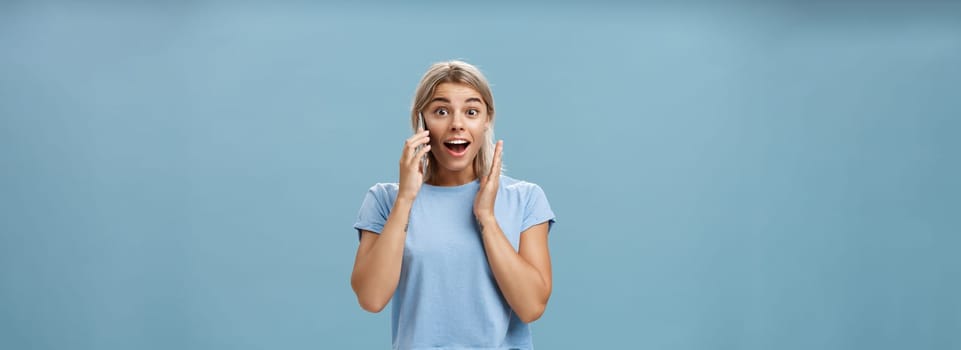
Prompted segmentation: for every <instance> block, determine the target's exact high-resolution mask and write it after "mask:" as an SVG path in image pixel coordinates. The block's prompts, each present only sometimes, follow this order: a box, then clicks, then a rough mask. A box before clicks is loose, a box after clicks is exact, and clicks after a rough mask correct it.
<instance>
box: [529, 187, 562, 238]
mask: <svg viewBox="0 0 961 350" xmlns="http://www.w3.org/2000/svg"><path fill="white" fill-rule="evenodd" d="M555 221H556V220H555V219H554V212H553V211H552V210H551V204H550V203H548V202H547V195H545V194H544V190H543V189H541V187H540V186H538V185H536V184H532V186H531V189H530V193H529V194H528V197H527V207H526V210H525V212H524V223H523V225H522V228H521V232H524V230H527V229H528V228H530V227H531V226H534V225H537V224H540V223H543V222H547V223H548V224H547V230H548V232H550V229H551V227H553V226H554V222H555Z"/></svg>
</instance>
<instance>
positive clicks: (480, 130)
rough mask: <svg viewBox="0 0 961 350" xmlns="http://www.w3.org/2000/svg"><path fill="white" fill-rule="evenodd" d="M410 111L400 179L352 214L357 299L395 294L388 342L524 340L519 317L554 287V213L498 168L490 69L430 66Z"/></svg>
mask: <svg viewBox="0 0 961 350" xmlns="http://www.w3.org/2000/svg"><path fill="white" fill-rule="evenodd" d="M421 115H423V124H424V125H426V130H423V129H421V128H419V127H418V124H420V120H419V119H420V117H421ZM410 120H411V126H412V127H413V129H414V130H415V133H414V135H413V136H411V137H410V138H408V139H407V140H406V141H405V142H404V148H403V152H402V153H401V157H400V182H399V183H378V184H376V185H374V186H373V187H371V188H370V190H369V191H368V192H367V194H366V197H365V198H364V201H363V204H361V208H360V212H359V213H358V218H357V222H356V223H355V224H354V228H356V229H357V231H358V232H359V234H360V246H359V247H358V248H357V256H356V259H355V261H354V270H353V273H352V275H351V281H350V282H351V286H352V287H353V289H354V293H356V294H357V300H358V301H359V302H360V306H361V307H362V308H363V309H364V310H367V311H370V312H380V311H381V310H383V308H384V306H386V305H387V302H388V301H392V308H391V311H392V312H391V330H392V332H391V333H392V334H391V335H392V341H393V347H394V348H395V349H427V348H431V349H436V348H444V349H455V348H456V349H471V348H478V349H530V348H532V342H531V331H530V328H529V326H528V324H529V323H531V322H533V321H534V320H537V319H538V318H540V316H541V314H542V313H543V312H544V309H545V307H546V306H547V300H548V299H549V298H550V295H551V260H550V254H549V252H548V244H547V236H548V231H549V230H550V228H551V225H552V224H553V223H554V213H553V212H552V211H551V208H550V205H549V203H548V201H547V197H546V196H545V195H544V191H543V190H541V188H540V187H539V186H537V185H536V184H533V183H530V182H525V181H520V180H517V179H513V178H510V177H508V176H504V175H501V155H502V153H503V147H504V146H503V141H498V142H497V144H496V145H495V144H494V142H493V134H494V98H493V95H492V94H491V89H490V86H489V84H488V83H487V79H486V78H485V77H484V76H483V75H482V74H481V72H480V71H479V70H478V69H477V68H476V67H474V66H472V65H470V64H467V63H464V62H460V61H450V62H441V63H436V64H434V65H432V66H431V67H430V69H429V70H428V71H427V73H426V74H425V75H424V77H423V78H422V79H421V82H420V85H419V86H418V87H417V90H416V93H415V95H414V102H413V106H412V108H411V112H410ZM423 157H426V158H427V164H426V168H424V167H423V163H422V160H421V159H422V158H423ZM424 169H426V170H424Z"/></svg>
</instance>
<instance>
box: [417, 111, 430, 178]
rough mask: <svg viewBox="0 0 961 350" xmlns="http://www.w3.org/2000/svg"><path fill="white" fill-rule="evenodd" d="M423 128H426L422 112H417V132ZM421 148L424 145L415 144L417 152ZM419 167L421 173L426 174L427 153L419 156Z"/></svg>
mask: <svg viewBox="0 0 961 350" xmlns="http://www.w3.org/2000/svg"><path fill="white" fill-rule="evenodd" d="M423 130H427V125H426V124H424V113H423V112H417V132H420V131H423ZM422 148H424V145H420V146H417V149H416V150H417V152H420V150H421V149H422ZM420 168H421V174H424V175H427V153H424V156H423V157H421V158H420Z"/></svg>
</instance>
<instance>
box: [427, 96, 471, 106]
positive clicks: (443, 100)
mask: <svg viewBox="0 0 961 350" xmlns="http://www.w3.org/2000/svg"><path fill="white" fill-rule="evenodd" d="M437 101H440V102H444V103H450V100H449V99H447V98H446V97H434V98H432V99H431V100H430V101H428V102H427V104H431V103H434V102H437ZM464 102H465V103H467V102H477V103H484V101H481V99H479V98H477V97H471V98H468V99H467V100H466V101H464Z"/></svg>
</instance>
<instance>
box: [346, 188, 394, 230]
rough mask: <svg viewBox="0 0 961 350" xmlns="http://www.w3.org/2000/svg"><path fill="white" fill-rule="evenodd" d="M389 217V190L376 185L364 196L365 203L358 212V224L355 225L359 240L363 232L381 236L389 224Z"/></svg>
mask: <svg viewBox="0 0 961 350" xmlns="http://www.w3.org/2000/svg"><path fill="white" fill-rule="evenodd" d="M388 215H390V208H389V207H388V206H387V190H386V189H384V188H383V186H379V185H374V186H373V187H371V188H370V190H368V191H367V194H366V195H364V201H363V203H361V204H360V210H359V211H358V212H357V222H355V223H354V228H355V229H357V239H358V240H359V239H360V236H361V230H367V231H370V232H373V233H376V234H380V231H383V230H384V224H386V223H387V216H388Z"/></svg>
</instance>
